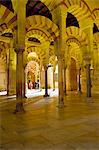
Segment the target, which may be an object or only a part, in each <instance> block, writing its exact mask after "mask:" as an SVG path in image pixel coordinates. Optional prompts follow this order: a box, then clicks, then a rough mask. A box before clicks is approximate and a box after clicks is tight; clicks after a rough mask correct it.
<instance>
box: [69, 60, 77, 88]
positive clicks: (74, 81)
mask: <svg viewBox="0 0 99 150" xmlns="http://www.w3.org/2000/svg"><path fill="white" fill-rule="evenodd" d="M70 90H71V91H74V90H77V69H76V60H75V59H73V58H71V63H70Z"/></svg>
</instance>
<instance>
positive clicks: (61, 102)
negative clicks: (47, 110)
mask: <svg viewBox="0 0 99 150" xmlns="http://www.w3.org/2000/svg"><path fill="white" fill-rule="evenodd" d="M57 107H58V108H63V107H66V106H65V105H64V100H63V99H62V100H61V101H59V103H58V106H57Z"/></svg>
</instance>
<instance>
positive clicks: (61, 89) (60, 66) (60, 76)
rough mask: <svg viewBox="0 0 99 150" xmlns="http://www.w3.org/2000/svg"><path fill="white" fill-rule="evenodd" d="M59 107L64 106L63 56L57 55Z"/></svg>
mask: <svg viewBox="0 0 99 150" xmlns="http://www.w3.org/2000/svg"><path fill="white" fill-rule="evenodd" d="M58 88H59V103H58V106H59V107H64V84H63V58H62V56H58Z"/></svg>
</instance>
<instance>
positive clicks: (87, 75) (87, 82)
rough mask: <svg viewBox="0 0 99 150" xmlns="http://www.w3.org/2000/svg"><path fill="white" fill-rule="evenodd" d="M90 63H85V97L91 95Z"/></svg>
mask: <svg viewBox="0 0 99 150" xmlns="http://www.w3.org/2000/svg"><path fill="white" fill-rule="evenodd" d="M90 66H91V65H90V64H86V86H87V91H86V92H87V93H86V94H87V97H91V76H90Z"/></svg>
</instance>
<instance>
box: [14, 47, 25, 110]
mask: <svg viewBox="0 0 99 150" xmlns="http://www.w3.org/2000/svg"><path fill="white" fill-rule="evenodd" d="M16 55H17V64H16V109H15V112H21V111H24V107H23V98H24V78H23V74H24V67H23V50H22V49H18V50H16Z"/></svg>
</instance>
